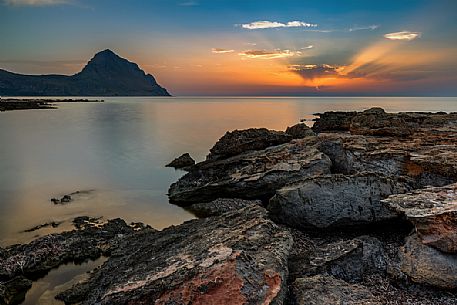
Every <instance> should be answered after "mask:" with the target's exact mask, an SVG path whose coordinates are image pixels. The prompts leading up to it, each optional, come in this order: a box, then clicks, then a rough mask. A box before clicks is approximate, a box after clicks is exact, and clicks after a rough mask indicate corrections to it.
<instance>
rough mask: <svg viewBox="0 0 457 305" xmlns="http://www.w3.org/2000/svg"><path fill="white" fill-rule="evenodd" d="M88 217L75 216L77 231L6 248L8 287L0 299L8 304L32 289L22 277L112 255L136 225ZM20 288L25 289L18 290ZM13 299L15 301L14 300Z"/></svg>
mask: <svg viewBox="0 0 457 305" xmlns="http://www.w3.org/2000/svg"><path fill="white" fill-rule="evenodd" d="M89 220H91V218H89V217H81V218H79V219H75V221H76V223H79V224H80V226H79V228H78V229H76V230H73V231H68V232H64V233H59V234H51V235H47V236H43V237H40V238H38V239H36V240H34V241H32V242H31V243H29V244H24V245H12V246H9V247H7V248H5V249H3V250H2V258H1V259H0V286H1V287H5V289H3V290H1V289H0V293H1V294H0V301H1V300H2V299H3V302H4V303H6V304H14V303H16V301H17V300H19V301H20V300H21V298H23V296H24V294H25V292H26V290H27V289H29V288H30V285H23V283H25V282H26V281H25V280H24V279H23V278H25V279H26V280H27V281H29V280H35V279H37V278H40V277H42V276H44V275H45V274H46V273H47V272H48V271H49V270H51V269H53V268H56V267H58V266H60V265H62V264H65V263H68V262H76V263H78V262H83V261H85V260H88V259H96V258H98V257H100V256H101V255H109V254H110V252H111V251H112V250H113V249H114V248H115V247H116V246H117V245H118V243H119V242H120V241H121V240H122V239H123V238H125V237H126V236H128V235H130V234H133V233H134V232H135V228H134V227H131V226H129V225H127V224H126V223H125V222H124V221H123V220H122V219H113V220H109V221H107V222H106V223H100V222H91V221H89ZM92 220H93V219H92ZM15 283H17V285H16V284H15ZM16 286H17V287H16ZM21 287H22V288H23V289H19V288H21ZM24 290H25V291H24ZM2 291H3V292H2ZM15 294H16V295H15ZM13 299H14V300H15V301H14V302H13V301H11V300H13ZM8 300H9V301H8ZM0 303H1V302H0Z"/></svg>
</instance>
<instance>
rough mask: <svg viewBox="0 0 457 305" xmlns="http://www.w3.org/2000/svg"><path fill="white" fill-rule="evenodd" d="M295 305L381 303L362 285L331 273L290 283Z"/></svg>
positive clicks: (369, 304) (361, 304)
mask: <svg viewBox="0 0 457 305" xmlns="http://www.w3.org/2000/svg"><path fill="white" fill-rule="evenodd" d="M292 294H293V299H294V301H295V304H297V305H381V304H382V303H381V302H379V301H378V300H377V299H376V298H375V296H374V295H373V294H372V293H371V292H370V291H369V290H368V289H367V288H366V287H364V286H361V285H356V284H349V283H346V282H345V281H342V280H339V279H336V278H334V277H332V276H331V275H315V276H312V277H306V278H298V279H296V280H295V282H294V283H293V285H292Z"/></svg>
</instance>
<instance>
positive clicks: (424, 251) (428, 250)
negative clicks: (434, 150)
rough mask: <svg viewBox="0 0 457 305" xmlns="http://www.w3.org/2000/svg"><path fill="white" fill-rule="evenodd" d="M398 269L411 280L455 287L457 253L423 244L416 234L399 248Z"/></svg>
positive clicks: (444, 287) (447, 287) (456, 286)
mask: <svg viewBox="0 0 457 305" xmlns="http://www.w3.org/2000/svg"><path fill="white" fill-rule="evenodd" d="M399 258H400V270H401V271H402V272H403V273H405V274H406V275H407V276H408V277H410V278H411V280H412V281H414V282H416V283H420V284H427V285H432V286H436V287H439V288H443V289H455V288H457V255H455V254H448V253H443V252H441V251H439V250H436V249H435V248H433V247H430V246H427V245H424V244H423V243H422V242H421V240H420V239H419V238H418V236H417V235H416V234H413V235H411V236H409V237H408V238H407V239H406V244H405V245H404V246H403V247H401V248H400V250H399Z"/></svg>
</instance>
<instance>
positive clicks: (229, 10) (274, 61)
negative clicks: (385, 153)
mask: <svg viewBox="0 0 457 305" xmlns="http://www.w3.org/2000/svg"><path fill="white" fill-rule="evenodd" d="M0 38H1V39H0V69H5V70H8V71H12V72H17V73H23V74H68V75H71V74H75V73H77V72H78V71H80V70H81V69H82V67H83V66H84V65H85V64H86V63H87V61H88V60H89V59H90V58H91V57H93V55H94V54H95V53H96V52H98V51H101V50H104V49H111V50H113V51H114V52H115V53H117V54H118V55H120V56H121V57H124V58H127V59H129V60H130V61H133V62H135V63H137V64H138V65H139V66H140V67H141V68H142V69H143V70H145V71H146V72H147V73H151V74H152V75H154V76H155V77H156V79H157V81H158V82H159V83H160V84H161V85H163V86H164V87H166V88H167V89H168V90H169V91H170V92H171V93H172V94H173V95H178V96H191V95H192V96H203V95H210V96H226V95H239V96H257V95H286V96H307V95H310V96H316V95H317V96H320V95H321V96H352V95H365V96H379V95H381V96H383V95H385V96H457V73H456V68H457V0H433V1H432V0H395V1H390V0H384V1H377V0H370V1H368V0H365V1H363V0H334V1H331V0H327V1H320V0H313V1H305V0H300V1H298V0H297V1H295V0H291V1H288V0H282V1H267V0H263V1H261V0H150V1H138V0H129V1H125V0H119V1H116V0H0Z"/></svg>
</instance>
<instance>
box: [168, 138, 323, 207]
mask: <svg viewBox="0 0 457 305" xmlns="http://www.w3.org/2000/svg"><path fill="white" fill-rule="evenodd" d="M313 141H314V142H313ZM330 166H331V162H330V159H329V158H328V157H327V156H325V155H324V154H323V153H322V152H320V151H319V150H317V148H316V144H315V140H312V141H310V140H308V139H297V140H293V141H292V142H290V143H286V144H282V145H278V146H273V147H268V148H266V149H265V150H259V151H251V152H246V153H243V154H240V155H237V156H233V157H230V158H227V159H222V160H207V161H204V162H200V163H197V164H196V165H195V166H193V167H192V168H191V171H190V172H189V173H187V174H186V175H184V176H183V177H182V178H181V179H179V181H178V182H176V183H173V184H172V185H171V187H170V189H169V191H168V193H169V198H170V202H171V203H175V204H178V205H182V206H188V205H190V204H192V203H198V202H208V201H211V200H214V199H217V198H242V199H269V198H270V197H271V196H273V195H274V193H275V191H276V190H277V189H279V188H281V187H283V186H284V185H286V184H288V183H292V182H296V181H298V180H300V179H303V178H304V177H309V176H316V175H323V174H329V172H330Z"/></svg>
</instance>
